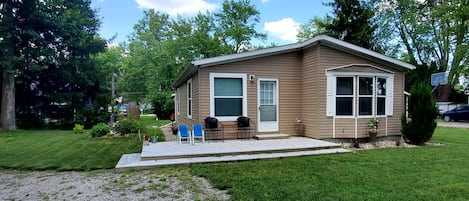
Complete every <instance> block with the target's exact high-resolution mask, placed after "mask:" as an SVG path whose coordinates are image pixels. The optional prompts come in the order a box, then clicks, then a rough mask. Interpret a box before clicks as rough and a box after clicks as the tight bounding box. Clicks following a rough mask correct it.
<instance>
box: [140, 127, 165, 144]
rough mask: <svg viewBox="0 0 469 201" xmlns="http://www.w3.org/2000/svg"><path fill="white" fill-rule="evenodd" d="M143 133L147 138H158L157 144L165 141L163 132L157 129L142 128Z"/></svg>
mask: <svg viewBox="0 0 469 201" xmlns="http://www.w3.org/2000/svg"><path fill="white" fill-rule="evenodd" d="M143 133H145V134H146V135H148V136H155V135H156V136H158V142H161V141H166V137H165V136H164V133H163V131H162V130H161V129H159V128H144V129H143Z"/></svg>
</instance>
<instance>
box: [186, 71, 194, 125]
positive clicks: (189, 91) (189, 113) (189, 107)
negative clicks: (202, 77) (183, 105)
mask: <svg viewBox="0 0 469 201" xmlns="http://www.w3.org/2000/svg"><path fill="white" fill-rule="evenodd" d="M189 85H190V87H189ZM186 88H187V93H186V97H187V117H188V118H189V119H192V109H193V108H192V106H193V104H192V95H193V93H192V89H193V87H192V78H191V79H189V80H187V83H186Z"/></svg>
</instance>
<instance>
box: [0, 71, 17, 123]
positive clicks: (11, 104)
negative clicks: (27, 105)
mask: <svg viewBox="0 0 469 201" xmlns="http://www.w3.org/2000/svg"><path fill="white" fill-rule="evenodd" d="M0 122H1V126H2V129H4V130H15V129H16V115H15V77H14V75H12V74H10V73H9V72H8V71H7V70H6V69H3V72H2V111H1V114H0Z"/></svg>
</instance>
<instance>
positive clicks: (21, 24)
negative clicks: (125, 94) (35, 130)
mask: <svg viewBox="0 0 469 201" xmlns="http://www.w3.org/2000/svg"><path fill="white" fill-rule="evenodd" d="M1 16H2V28H1V31H2V36H5V38H4V40H2V42H1V44H0V45H1V46H2V53H1V56H2V61H3V62H2V73H3V74H5V73H6V76H5V77H6V78H4V79H3V81H8V82H9V83H11V82H13V83H14V84H13V85H11V84H8V85H3V86H2V90H3V94H6V96H5V95H4V96H2V122H3V125H2V126H3V128H4V129H15V127H16V124H15V114H14V113H15V109H16V110H18V111H19V114H20V116H19V117H20V118H21V117H25V116H27V117H30V116H29V115H42V114H43V113H47V110H48V108H47V107H42V106H50V105H54V104H55V105H57V104H62V103H67V104H70V105H72V107H73V108H74V109H78V110H79V109H80V108H81V107H83V106H84V105H85V102H86V100H88V99H92V98H93V97H94V96H95V95H96V94H97V93H98V88H97V87H96V86H97V84H98V83H99V80H98V77H97V74H96V68H95V67H96V66H95V65H94V63H93V61H92V60H91V59H90V55H93V54H95V53H97V52H99V51H101V50H102V49H103V48H104V41H103V40H102V39H100V38H98V37H97V29H98V26H99V20H97V18H96V16H95V12H94V11H93V10H91V8H90V1H88V0H72V1H14V0H10V1H7V2H6V3H2V15H1ZM3 17H4V18H3ZM3 47H5V48H3ZM15 85H16V86H15ZM7 86H13V90H11V88H10V87H7ZM15 90H16V95H15V94H13V95H9V94H11V91H13V93H14V91H15ZM87 97H88V98H87ZM15 99H16V100H20V101H19V102H17V104H15ZM3 103H5V104H3ZM53 103H54V104H53ZM11 109H12V110H11ZM6 111H9V112H7V113H10V115H4V112H6ZM11 114H13V115H11ZM71 116H73V114H72V115H71ZM30 121H31V120H30Z"/></svg>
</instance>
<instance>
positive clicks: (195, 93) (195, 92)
mask: <svg viewBox="0 0 469 201" xmlns="http://www.w3.org/2000/svg"><path fill="white" fill-rule="evenodd" d="M199 98H200V97H199V76H198V75H197V74H195V75H194V76H192V119H193V120H194V123H197V122H198V120H199V116H200V115H199V112H200V111H199ZM198 123H200V122H198Z"/></svg>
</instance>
